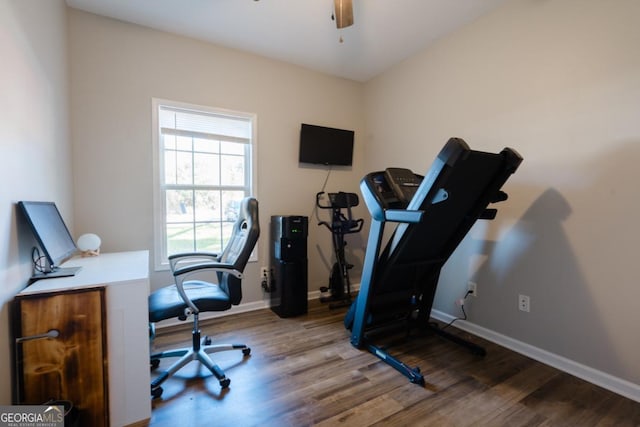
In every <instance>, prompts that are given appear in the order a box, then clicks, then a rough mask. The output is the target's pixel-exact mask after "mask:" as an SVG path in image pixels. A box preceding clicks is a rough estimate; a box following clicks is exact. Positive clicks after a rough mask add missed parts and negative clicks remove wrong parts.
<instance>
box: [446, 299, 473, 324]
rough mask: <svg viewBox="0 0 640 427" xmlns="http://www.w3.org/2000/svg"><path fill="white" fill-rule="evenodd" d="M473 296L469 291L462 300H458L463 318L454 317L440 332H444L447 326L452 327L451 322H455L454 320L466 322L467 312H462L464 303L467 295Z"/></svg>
mask: <svg viewBox="0 0 640 427" xmlns="http://www.w3.org/2000/svg"><path fill="white" fill-rule="evenodd" d="M471 294H473V291H471V290H469V291H467V293H466V294H464V298H462V299H461V300H460V310H462V314H463V315H464V317H456V318H455V319H453V320H452V321H451V322H449V323H447V324H446V325H444V326H443V327H442V328H441V330H445V329H447V328H448V327H449V326H451V325H453V322H455V321H456V320H467V312H466V311H464V302H465V301H466V299H467V297H468V296H469V295H471Z"/></svg>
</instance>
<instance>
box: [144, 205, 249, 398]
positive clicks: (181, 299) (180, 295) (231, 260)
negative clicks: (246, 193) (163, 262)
mask: <svg viewBox="0 0 640 427" xmlns="http://www.w3.org/2000/svg"><path fill="white" fill-rule="evenodd" d="M259 235H260V226H259V224H258V201H257V200H256V199H254V198H251V197H247V198H245V199H244V200H243V201H242V204H241V205H240V210H239V213H238V220H237V221H236V222H235V224H234V226H233V231H232V234H231V238H230V240H229V242H228V243H227V245H226V247H225V248H224V250H223V251H222V253H221V254H220V255H216V254H212V253H199V252H195V253H184V254H175V255H171V256H169V264H170V266H171V271H172V272H173V276H174V278H175V284H173V285H170V286H167V287H165V288H161V289H159V290H157V291H155V292H153V293H152V294H151V295H149V322H150V335H151V339H152V340H153V338H154V336H155V325H154V322H158V321H160V320H165V319H172V318H176V317H177V318H178V319H180V320H186V319H187V317H189V316H191V315H192V316H193V331H192V335H193V343H192V346H191V347H188V348H181V349H177V350H169V351H163V352H160V353H154V354H151V365H152V367H153V368H157V367H158V365H159V364H160V359H161V358H165V357H179V358H180V359H179V360H178V361H176V362H175V363H174V364H173V365H171V366H170V367H169V368H168V369H167V370H165V371H163V372H162V373H161V374H160V375H159V376H158V377H156V378H155V379H154V380H153V381H152V382H151V395H152V396H153V397H154V398H155V397H160V395H162V387H160V384H162V383H163V382H164V381H165V380H166V379H167V378H169V377H170V376H172V375H173V374H175V373H176V372H177V371H178V370H179V369H181V368H182V367H183V366H185V365H186V364H187V363H189V362H191V361H193V360H197V361H199V362H200V363H202V364H203V365H205V366H206V367H207V368H208V369H209V370H210V371H211V372H212V373H213V374H214V375H215V376H216V378H218V380H219V381H220V386H221V387H222V388H227V387H229V384H230V383H231V380H229V378H227V377H226V376H225V374H224V372H223V371H222V369H220V368H219V367H218V366H217V365H216V364H215V363H214V362H213V361H212V360H211V358H210V357H209V354H210V353H216V352H219V351H227V350H242V353H243V354H244V356H248V355H249V354H250V352H251V349H250V348H249V347H247V346H246V345H244V344H217V345H211V340H210V339H209V338H208V337H205V338H204V340H201V337H200V329H199V325H198V314H199V313H200V312H205V311H225V310H229V309H230V308H231V306H232V305H238V304H239V303H240V301H241V300H242V286H241V281H242V278H243V275H242V273H243V271H244V268H245V266H246V265H247V261H248V260H249V256H250V255H251V251H253V248H254V247H255V245H256V242H257V241H258V237H259ZM212 271H213V272H215V273H216V275H217V282H218V283H211V282H208V281H204V280H198V279H189V280H187V278H188V277H191V276H193V275H195V274H198V273H202V272H205V273H206V272H212Z"/></svg>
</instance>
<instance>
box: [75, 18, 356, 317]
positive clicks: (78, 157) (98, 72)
mask: <svg viewBox="0 0 640 427" xmlns="http://www.w3.org/2000/svg"><path fill="white" fill-rule="evenodd" d="M69 19H70V27H69V28H70V56H71V65H70V67H71V82H72V87H71V118H72V125H71V130H72V139H73V141H74V151H73V153H74V167H75V169H74V170H75V181H74V190H75V198H76V204H75V209H76V210H75V214H76V218H77V221H76V228H77V230H78V231H79V232H89V231H91V232H95V233H97V234H98V235H100V236H101V237H102V240H103V248H102V249H103V250H104V251H120V250H132V249H152V248H153V234H152V233H153V230H152V222H153V210H152V208H153V201H152V189H153V187H152V166H153V165H152V159H151V154H152V141H151V99H152V98H153V97H156V98H163V99H171V100H176V101H181V102H187V103H192V104H198V105H207V106H212V107H221V108H226V109H231V110H237V111H244V112H250V113H256V114H257V117H258V142H257V144H258V145H257V152H258V159H257V164H258V189H257V196H258V200H259V202H260V216H261V218H260V219H261V221H260V223H261V227H262V237H261V239H260V241H259V252H258V255H259V258H260V260H259V262H258V263H256V264H252V265H250V266H249V267H248V271H247V279H246V280H245V283H244V286H243V294H244V298H243V303H245V304H246V303H250V302H256V301H262V300H263V299H264V298H265V296H264V295H263V293H262V290H261V288H260V285H259V280H258V278H259V267H260V266H261V265H268V255H269V252H268V249H269V247H268V242H269V228H268V227H269V219H270V216H271V215H307V216H309V215H312V214H313V213H314V209H313V207H314V204H315V194H316V192H318V191H320V190H321V189H322V185H323V183H324V180H325V178H326V176H327V169H326V168H324V167H316V168H314V167H300V166H299V164H298V160H297V159H298V157H297V156H298V138H299V130H300V123H302V122H306V123H313V124H319V125H325V126H332V127H338V128H345V129H353V130H355V132H356V142H355V147H356V149H355V162H354V165H353V167H352V168H342V169H340V170H334V171H333V172H332V173H331V176H330V179H329V181H328V183H327V187H326V190H327V191H338V190H343V191H357V189H358V181H359V179H360V177H361V176H362V175H363V173H362V170H363V160H362V158H363V154H362V153H363V144H364V139H363V131H364V120H363V106H362V84H359V83H355V82H351V81H348V80H344V79H338V78H334V77H329V76H326V75H323V74H320V73H316V72H312V71H309V70H306V69H303V68H300V67H296V66H292V65H288V64H284V63H282V62H278V61H273V60H269V59H265V58H261V57H258V56H255V55H250V54H245V53H241V52H238V51H235V50H230V49H226V48H222V47H218V46H215V45H212V44H209V43H204V42H200V41H197V40H194V39H190V38H185V37H180V36H175V35H172V34H168V33H163V32H159V31H154V30H151V29H148V28H145V27H141V26H137V25H131V24H126V23H123V22H120V21H116V20H112V19H106V18H102V17H98V16H96V15H92V14H88V13H85V12H80V11H76V10H70V12H69ZM321 215H325V217H324V218H325V219H328V218H329V217H328V212H321ZM316 223H317V218H315V217H313V218H311V219H310V227H309V229H310V235H309V245H308V246H309V289H310V290H317V289H318V287H319V286H321V285H326V282H327V280H328V277H329V265H325V263H323V259H328V260H331V240H330V236H329V233H328V232H327V230H325V229H319V227H317V226H316ZM357 246H358V245H354V247H357ZM356 255H358V256H360V258H362V256H363V255H362V254H361V253H360V254H356ZM167 283H170V280H169V277H168V274H166V273H159V274H152V288H157V287H159V286H162V285H165V284H167ZM267 298H268V296H267Z"/></svg>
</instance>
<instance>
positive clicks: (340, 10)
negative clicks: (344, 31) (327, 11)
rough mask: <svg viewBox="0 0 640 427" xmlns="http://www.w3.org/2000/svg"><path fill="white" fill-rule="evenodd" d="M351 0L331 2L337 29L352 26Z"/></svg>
mask: <svg viewBox="0 0 640 427" xmlns="http://www.w3.org/2000/svg"><path fill="white" fill-rule="evenodd" d="M351 1H352V0H333V5H334V15H333V16H332V18H333V19H335V21H336V27H337V28H338V29H340V28H345V27H349V26H351V25H353V4H352V3H351Z"/></svg>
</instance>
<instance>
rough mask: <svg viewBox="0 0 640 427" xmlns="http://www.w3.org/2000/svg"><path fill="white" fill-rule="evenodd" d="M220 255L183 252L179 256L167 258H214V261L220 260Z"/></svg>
mask: <svg viewBox="0 0 640 427" xmlns="http://www.w3.org/2000/svg"><path fill="white" fill-rule="evenodd" d="M218 256H219V255H218V254H215V253H213V252H181V253H178V254H172V255H169V256H168V257H167V258H168V259H170V260H172V259H178V258H187V257H188V258H212V259H218Z"/></svg>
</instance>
